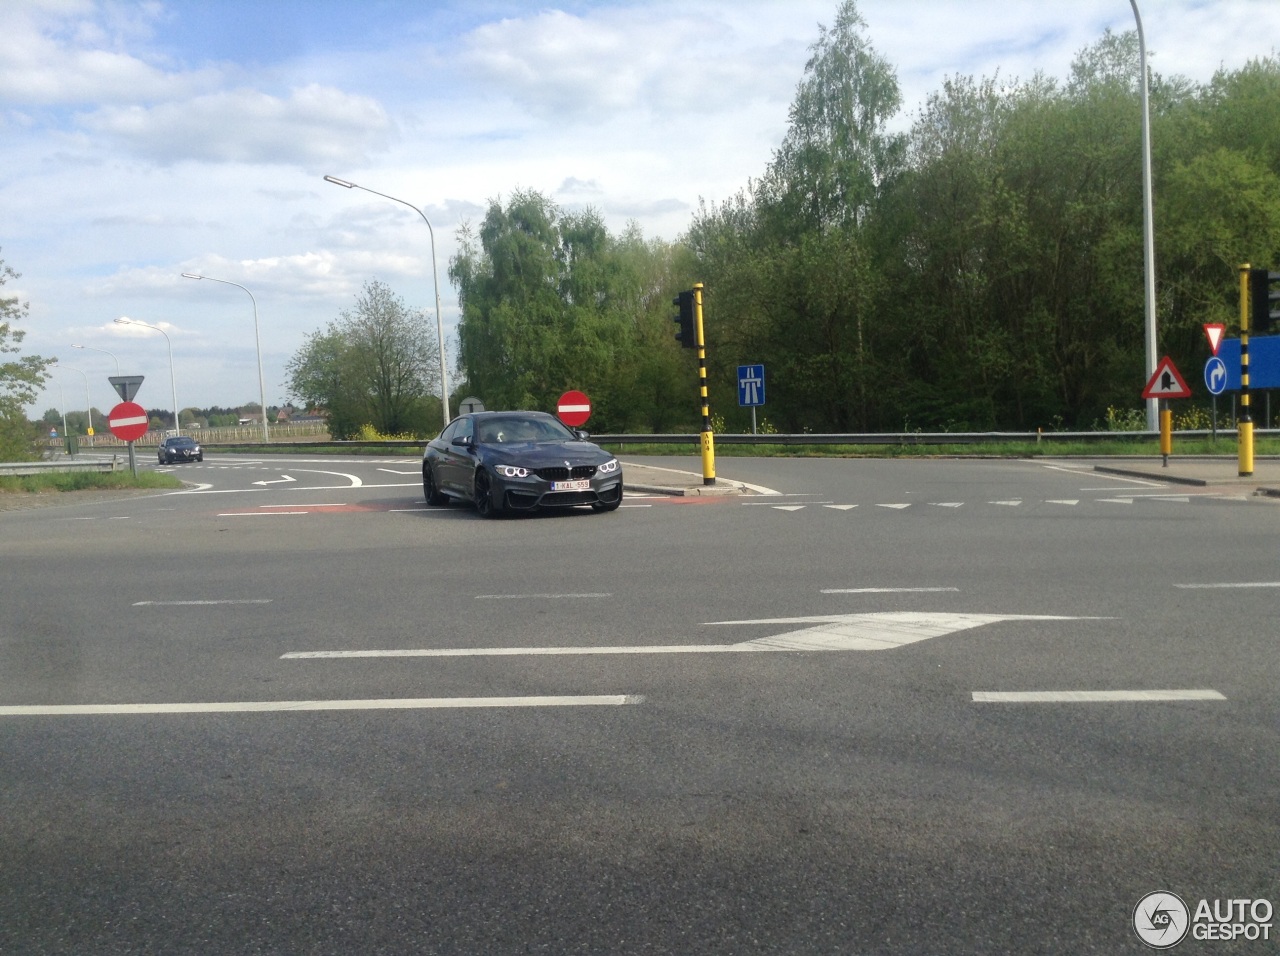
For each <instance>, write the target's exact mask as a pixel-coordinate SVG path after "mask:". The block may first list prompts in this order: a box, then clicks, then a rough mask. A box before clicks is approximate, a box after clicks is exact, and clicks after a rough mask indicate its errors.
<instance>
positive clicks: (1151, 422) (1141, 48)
mask: <svg viewBox="0 0 1280 956" xmlns="http://www.w3.org/2000/svg"><path fill="white" fill-rule="evenodd" d="M1129 6H1131V7H1133V19H1134V21H1135V22H1136V23H1137V24H1138V59H1139V60H1140V61H1141V62H1140V63H1139V67H1140V69H1141V71H1142V82H1141V86H1140V89H1141V91H1142V267H1143V272H1144V274H1145V279H1146V313H1147V322H1146V329H1147V336H1146V338H1147V354H1146V358H1147V372H1146V375H1147V378H1148V379H1150V378H1151V376H1153V375H1155V373H1156V227H1155V215H1154V213H1153V212H1152V208H1151V205H1152V203H1151V104H1150V102H1149V101H1148V94H1147V41H1146V38H1145V37H1144V36H1143V34H1142V16H1141V14H1139V13H1138V0H1129ZM1159 428H1160V400H1159V399H1158V398H1149V399H1147V429H1148V431H1158V430H1159Z"/></svg>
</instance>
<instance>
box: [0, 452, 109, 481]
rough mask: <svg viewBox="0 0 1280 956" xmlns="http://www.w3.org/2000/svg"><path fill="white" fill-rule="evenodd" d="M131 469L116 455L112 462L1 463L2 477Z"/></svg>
mask: <svg viewBox="0 0 1280 956" xmlns="http://www.w3.org/2000/svg"><path fill="white" fill-rule="evenodd" d="M128 467H129V462H128V461H127V460H123V461H122V460H121V459H119V458H117V457H115V456H114V455H113V456H112V457H111V459H110V460H104V459H101V458H90V459H86V460H79V459H75V458H64V459H56V460H54V461H12V462H3V463H0V475H4V476H6V477H12V476H18V475H48V474H56V473H58V472H66V471H89V472H97V473H99V474H103V475H106V474H111V473H112V472H115V471H122V470H123V469H125V468H128Z"/></svg>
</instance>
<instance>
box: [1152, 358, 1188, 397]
mask: <svg viewBox="0 0 1280 956" xmlns="http://www.w3.org/2000/svg"><path fill="white" fill-rule="evenodd" d="M1142 397H1143V398H1190V397H1191V389H1189V388H1187V383H1186V382H1184V381H1183V380H1182V375H1181V374H1179V372H1178V369H1177V368H1176V367H1175V366H1174V364H1173V359H1171V358H1169V356H1167V355H1166V356H1165V357H1164V358H1162V359H1161V360H1160V362H1159V364H1158V365H1156V370H1155V374H1153V375H1152V376H1151V380H1150V381H1148V382H1147V387H1146V388H1144V389H1143V390H1142Z"/></svg>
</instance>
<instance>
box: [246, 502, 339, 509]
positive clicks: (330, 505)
mask: <svg viewBox="0 0 1280 956" xmlns="http://www.w3.org/2000/svg"><path fill="white" fill-rule="evenodd" d="M258 507H259V508H345V507H346V505H344V504H343V503H342V502H340V501H330V502H326V503H325V504H319V503H316V504H305V505H304V504H301V503H295V504H291V505H258Z"/></svg>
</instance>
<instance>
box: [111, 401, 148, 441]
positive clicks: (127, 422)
mask: <svg viewBox="0 0 1280 956" xmlns="http://www.w3.org/2000/svg"><path fill="white" fill-rule="evenodd" d="M148 424H149V423H148V421H147V410H146V409H145V408H143V407H142V406H141V405H139V404H137V403H136V402H121V403H120V404H119V405H117V406H116V407H115V408H113V409H111V411H110V412H109V413H108V414H107V426H108V427H109V428H110V429H111V434H113V435H115V436H116V437H117V438H119V439H120V440H121V441H137V440H138V439H139V438H141V437H142V436H143V435H145V434H146V433H147V427H148Z"/></svg>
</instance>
